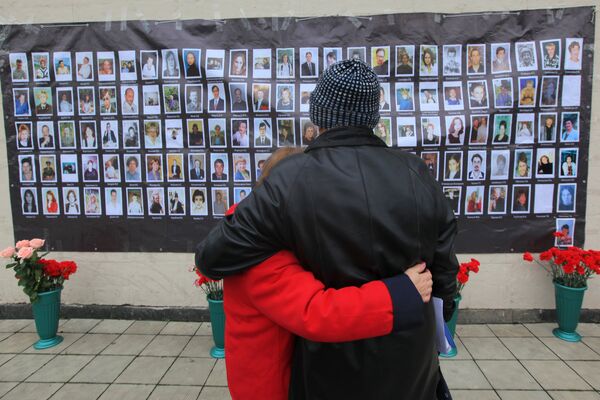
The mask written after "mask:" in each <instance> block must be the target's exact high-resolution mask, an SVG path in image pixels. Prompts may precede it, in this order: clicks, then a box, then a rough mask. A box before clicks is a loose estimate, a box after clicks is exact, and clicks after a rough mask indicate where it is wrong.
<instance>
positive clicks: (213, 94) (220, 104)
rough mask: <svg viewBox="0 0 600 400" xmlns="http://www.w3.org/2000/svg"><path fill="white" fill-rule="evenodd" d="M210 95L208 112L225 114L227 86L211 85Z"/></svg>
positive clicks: (221, 83) (220, 83) (220, 84)
mask: <svg viewBox="0 0 600 400" xmlns="http://www.w3.org/2000/svg"><path fill="white" fill-rule="evenodd" d="M208 86H209V88H210V94H209V95H208V97H209V100H208V112H209V113H224V112H225V108H226V101H225V85H224V84H223V82H219V83H209V84H208Z"/></svg>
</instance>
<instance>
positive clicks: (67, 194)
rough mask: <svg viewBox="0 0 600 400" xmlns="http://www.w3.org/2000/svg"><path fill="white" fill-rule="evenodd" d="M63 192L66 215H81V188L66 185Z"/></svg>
mask: <svg viewBox="0 0 600 400" xmlns="http://www.w3.org/2000/svg"><path fill="white" fill-rule="evenodd" d="M62 192H63V204H64V211H65V215H80V214H81V209H80V204H79V188H77V187H64V188H63V189H62Z"/></svg>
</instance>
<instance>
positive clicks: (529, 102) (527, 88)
mask: <svg viewBox="0 0 600 400" xmlns="http://www.w3.org/2000/svg"><path fill="white" fill-rule="evenodd" d="M537 87H538V78H537V76H520V77H519V107H535V105H536V99H537V97H536V96H537Z"/></svg>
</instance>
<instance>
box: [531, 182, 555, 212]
mask: <svg viewBox="0 0 600 400" xmlns="http://www.w3.org/2000/svg"><path fill="white" fill-rule="evenodd" d="M534 193H535V196H534V198H533V213H534V214H550V213H551V212H552V210H553V207H554V204H553V202H552V201H553V199H554V184H551V183H536V184H535V186H534Z"/></svg>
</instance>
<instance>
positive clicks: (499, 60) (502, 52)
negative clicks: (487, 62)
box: [492, 43, 512, 74]
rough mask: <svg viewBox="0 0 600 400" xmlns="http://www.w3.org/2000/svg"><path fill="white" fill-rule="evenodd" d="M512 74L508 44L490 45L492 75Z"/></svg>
mask: <svg viewBox="0 0 600 400" xmlns="http://www.w3.org/2000/svg"><path fill="white" fill-rule="evenodd" d="M508 72H512V65H511V62H510V43H492V74H504V73H508Z"/></svg>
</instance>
